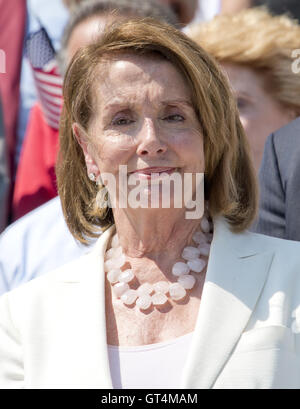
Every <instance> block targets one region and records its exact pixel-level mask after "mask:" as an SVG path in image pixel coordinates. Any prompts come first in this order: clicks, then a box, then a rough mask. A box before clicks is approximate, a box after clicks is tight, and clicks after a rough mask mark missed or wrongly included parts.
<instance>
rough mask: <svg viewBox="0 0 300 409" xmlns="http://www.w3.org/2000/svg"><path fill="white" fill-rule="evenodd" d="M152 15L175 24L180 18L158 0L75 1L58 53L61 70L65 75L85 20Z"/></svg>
mask: <svg viewBox="0 0 300 409" xmlns="http://www.w3.org/2000/svg"><path fill="white" fill-rule="evenodd" d="M107 14H109V15H115V16H116V17H117V16H125V17H126V16H127V17H129V16H132V17H141V18H145V17H151V18H154V19H157V20H160V21H163V22H166V23H168V24H172V25H174V26H178V25H179V20H178V19H177V17H176V14H175V13H174V12H173V10H172V9H171V7H168V6H167V5H165V4H161V3H160V2H159V1H158V0H81V1H78V0H77V2H74V4H73V6H72V8H71V13H70V19H69V21H68V23H67V25H66V27H65V28H64V32H63V35H62V39H61V48H60V50H59V53H58V55H57V60H58V63H59V67H60V71H61V73H62V74H63V75H64V73H65V71H66V68H67V58H66V51H67V48H68V44H69V41H70V38H71V35H72V33H73V31H74V29H75V28H76V27H77V26H78V25H79V24H80V23H82V22H83V21H86V20H88V19H89V18H92V17H95V16H99V15H100V16H101V15H107Z"/></svg>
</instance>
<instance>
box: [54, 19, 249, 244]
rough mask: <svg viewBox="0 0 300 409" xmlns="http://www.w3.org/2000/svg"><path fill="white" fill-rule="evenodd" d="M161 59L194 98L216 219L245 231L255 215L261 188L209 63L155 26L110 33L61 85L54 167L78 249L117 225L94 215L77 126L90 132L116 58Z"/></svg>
mask: <svg viewBox="0 0 300 409" xmlns="http://www.w3.org/2000/svg"><path fill="white" fill-rule="evenodd" d="M124 51H126V52H131V53H134V54H141V55H144V56H145V57H147V54H148V53H153V51H154V52H159V53H160V54H161V55H162V56H163V57H164V58H166V59H168V60H169V61H171V63H173V64H174V65H175V66H176V67H177V68H178V69H179V70H180V72H181V73H182V75H183V77H184V78H185V79H186V81H187V83H188V85H189V86H190V89H191V91H192V98H193V104H194V109H195V112H196V114H197V116H198V119H199V121H200V124H201V127H202V132H203V136H204V155H205V163H206V169H205V195H206V199H207V200H209V208H210V213H211V215H212V216H214V215H223V216H225V217H226V218H227V219H228V221H229V222H230V224H231V226H232V229H233V231H242V230H244V229H246V228H247V227H248V226H249V225H250V224H251V223H252V221H253V219H254V217H255V214H256V210H257V186H256V178H255V174H254V170H253V168H252V164H251V159H250V155H249V148H248V144H247V141H246V137H245V134H244V130H243V127H242V125H241V123H240V120H239V114H238V110H237V107H236V104H235V100H234V98H233V96H232V94H231V91H230V87H229V85H228V82H227V79H226V78H225V76H224V75H223V73H222V72H221V70H220V69H219V68H218V66H217V65H216V63H215V62H214V61H213V59H212V58H211V57H209V55H208V54H207V53H206V52H205V51H204V50H203V49H202V48H201V47H199V46H198V45H197V44H196V43H195V42H193V41H192V40H191V39H190V38H188V37H187V36H186V35H185V34H183V33H182V32H180V31H179V30H177V29H175V28H174V27H171V26H169V25H167V24H164V23H159V22H157V21H155V20H152V19H145V20H141V19H133V20H129V21H127V22H124V23H119V24H117V25H116V24H114V25H112V26H111V27H109V28H108V29H107V30H106V32H105V33H104V35H102V36H101V38H99V40H98V41H97V42H95V43H94V44H92V45H89V46H87V47H85V48H82V49H81V50H79V52H78V53H77V54H76V55H75V56H74V58H73V60H72V62H71V64H70V66H69V68H68V70H67V73H66V76H65V81H64V90H63V92H64V106H63V112H62V116H61V124H60V152H59V158H58V164H57V180H58V190H59V194H60V197H61V201H62V208H63V212H64V215H65V218H66V221H67V224H68V226H69V229H70V231H71V233H72V234H73V235H74V236H75V237H76V238H77V239H78V240H80V241H81V242H83V243H87V238H88V237H94V236H97V230H98V231H99V227H100V228H102V229H105V228H107V227H108V226H110V225H111V224H112V223H113V215H112V210H111V209H99V208H97V209H96V210H95V197H96V194H97V187H96V185H95V183H93V182H91V181H90V180H89V179H88V175H87V169H86V165H85V160H84V155H83V152H82V150H81V148H80V146H79V144H78V142H77V141H76V139H75V138H74V136H73V133H72V124H73V123H74V122H77V123H79V124H80V126H81V127H82V128H83V129H84V130H86V131H87V130H88V126H89V120H90V118H91V116H92V113H93V106H92V101H93V99H92V90H93V84H94V83H95V76H96V73H97V67H98V66H99V64H100V63H101V61H103V59H104V58H105V60H107V58H108V57H109V56H110V55H112V54H113V56H114V57H115V56H116V55H118V54H120V53H122V52H124Z"/></svg>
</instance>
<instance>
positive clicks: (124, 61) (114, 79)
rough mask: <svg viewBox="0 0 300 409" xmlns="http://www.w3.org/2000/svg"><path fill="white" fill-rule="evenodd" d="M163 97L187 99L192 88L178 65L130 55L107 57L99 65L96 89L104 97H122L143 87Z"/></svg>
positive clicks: (138, 91)
mask: <svg viewBox="0 0 300 409" xmlns="http://www.w3.org/2000/svg"><path fill="white" fill-rule="evenodd" d="M146 88H147V92H148V93H149V92H151V90H152V89H153V93H154V94H155V93H158V92H159V93H160V94H161V96H162V97H164V98H166V97H168V98H173V99H182V98H185V99H188V100H189V99H190V97H191V91H190V88H189V86H188V84H187V81H186V79H185V78H184V77H183V75H182V74H181V73H180V72H179V70H178V69H177V67H175V65H174V64H172V63H171V62H170V61H168V60H166V59H163V58H161V59H157V58H151V57H148V56H147V57H146V56H135V55H131V56H128V57H126V58H124V57H123V56H122V57H121V56H120V57H119V58H114V59H112V60H106V62H105V64H104V65H101V66H100V70H99V76H98V78H97V85H96V84H95V88H94V89H95V90H96V92H97V93H100V94H101V97H104V94H105V95H107V97H109V99H111V97H113V96H116V97H122V98H123V99H124V98H125V99H126V93H130V95H131V96H132V95H140V94H141V93H142V91H143V90H144V91H145V90H146Z"/></svg>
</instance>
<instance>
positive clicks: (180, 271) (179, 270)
mask: <svg viewBox="0 0 300 409" xmlns="http://www.w3.org/2000/svg"><path fill="white" fill-rule="evenodd" d="M189 272H190V268H189V266H188V265H187V264H186V263H183V262H181V261H179V262H178V263H175V264H174V266H173V268H172V274H173V275H174V276H176V277H179V276H182V275H184V274H188V273H189Z"/></svg>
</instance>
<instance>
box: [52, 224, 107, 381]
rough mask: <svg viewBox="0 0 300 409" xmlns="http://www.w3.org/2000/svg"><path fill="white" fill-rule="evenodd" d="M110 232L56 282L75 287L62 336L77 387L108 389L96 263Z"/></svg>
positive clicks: (101, 273)
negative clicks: (74, 295)
mask: <svg viewBox="0 0 300 409" xmlns="http://www.w3.org/2000/svg"><path fill="white" fill-rule="evenodd" d="M113 230H114V226H112V227H111V228H109V229H108V230H107V231H106V232H104V233H103V234H102V236H101V237H100V238H99V239H98V241H97V243H96V244H95V247H93V249H92V250H91V252H90V253H89V254H88V255H86V256H85V257H82V258H81V259H79V260H78V262H77V263H76V264H75V269H76V272H75V271H74V270H72V271H69V277H70V278H69V277H68V275H65V276H64V277H63V279H62V280H60V281H63V284H64V285H67V286H68V287H70V286H71V287H73V288H74V286H78V287H77V290H75V294H76V297H75V298H74V302H72V305H71V306H68V308H69V309H70V310H71V311H72V316H70V314H69V320H68V326H67V328H66V329H65V337H66V338H67V339H69V340H70V341H69V343H68V344H69V350H71V351H69V352H68V353H71V354H72V355H74V362H76V368H78V370H76V371H74V368H73V370H72V373H70V378H71V379H73V383H74V384H78V385H80V387H81V388H84V387H87V388H92V387H95V388H100V389H102V388H107V389H110V388H112V380H111V374H110V366H109V358H108V351H107V339H106V316H105V279H104V266H103V263H102V262H100V261H101V260H103V258H104V254H105V250H106V247H107V242H108V240H109V237H110V235H111V233H112V231H113ZM74 273H75V274H74ZM76 278H78V280H77V279H76ZM65 291H66V290H65ZM66 298H67V299H69V298H68V297H66ZM71 318H72V319H71ZM79 329H80V331H79ZM78 351H81V352H80V353H78ZM74 372H75V373H74Z"/></svg>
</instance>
